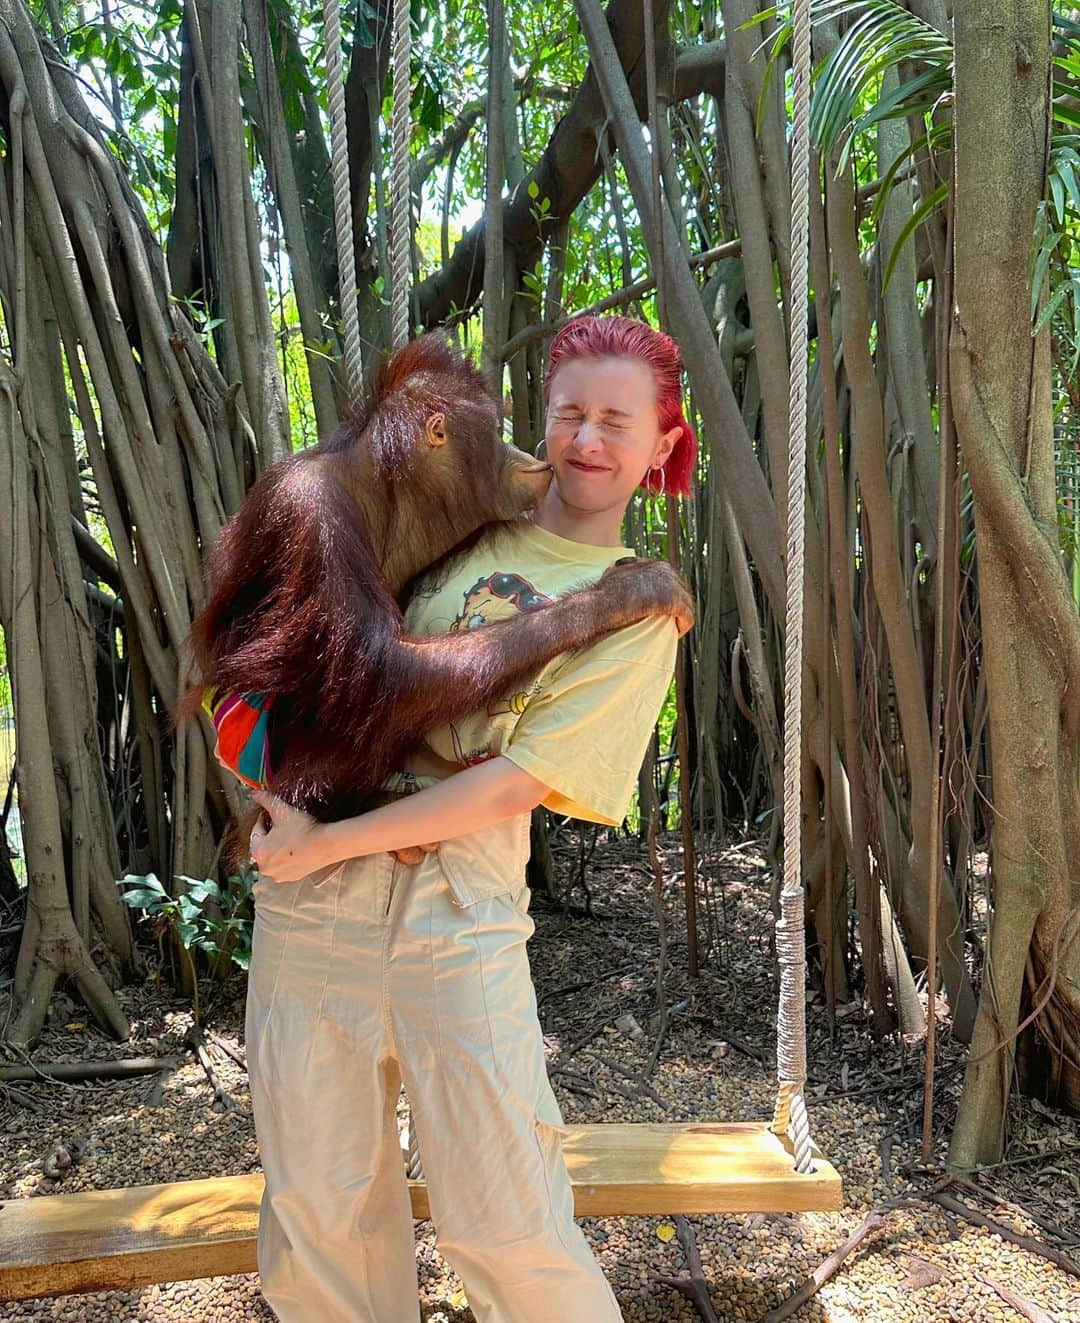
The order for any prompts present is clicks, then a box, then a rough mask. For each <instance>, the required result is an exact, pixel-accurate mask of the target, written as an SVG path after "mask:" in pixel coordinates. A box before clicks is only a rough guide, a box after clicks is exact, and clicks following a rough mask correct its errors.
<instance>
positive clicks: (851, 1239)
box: [761, 1212, 888, 1323]
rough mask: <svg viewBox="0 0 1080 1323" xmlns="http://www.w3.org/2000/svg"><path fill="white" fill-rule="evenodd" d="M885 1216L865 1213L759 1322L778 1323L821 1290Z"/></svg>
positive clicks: (876, 1213)
mask: <svg viewBox="0 0 1080 1323" xmlns="http://www.w3.org/2000/svg"><path fill="white" fill-rule="evenodd" d="M887 1217H888V1214H883V1213H878V1212H869V1213H867V1215H866V1216H865V1217H864V1218H863V1220H862V1223H861V1224H860V1225H859V1226H858V1227H856V1229H855V1230H854V1231H853V1232H852V1233H851V1235H850V1236H848V1238H847V1240H845V1241H844V1243H843V1244H842V1245H841V1246H840V1248H839V1249H838V1250H834V1251H833V1252H832V1254H830V1255H829V1257H828V1258H827V1259H825V1260H824V1261H823V1262H822V1263H819V1264H818V1266H817V1267H816V1268H815V1269H814V1271H813V1272H812V1273H811V1274H810V1276H809V1277H808V1278H807V1279H806V1281H805V1282H803V1284H802V1286H800V1287H799V1289H798V1290H797V1291H796V1292H795V1294H794V1295H791V1296H789V1297H788V1298H787V1299H786V1300H785V1301H784V1302H783V1304H780V1305H777V1306H776V1308H775V1309H770V1310H769V1312H768V1313H767V1314H765V1315H764V1316H763V1318H762V1320H761V1323H780V1321H781V1319H785V1318H790V1316H791V1315H792V1314H794V1313H795V1311H796V1310H797V1309H801V1308H802V1306H803V1305H805V1304H806V1302H807V1300H810V1299H811V1298H812V1297H813V1296H815V1295H816V1294H817V1293H818V1291H820V1290H821V1288H822V1287H823V1286H824V1285H825V1283H826V1282H827V1281H828V1280H829V1278H830V1277H833V1276H835V1275H836V1272H837V1270H838V1269H839V1268H840V1266H841V1264H842V1263H843V1262H844V1260H845V1259H846V1258H847V1257H848V1255H849V1254H850V1253H851V1252H852V1250H855V1249H858V1247H859V1246H860V1245H861V1244H862V1243H863V1241H864V1240H865V1239H866V1238H867V1236H870V1235H873V1233H874V1232H875V1231H880V1229H881V1228H882V1227H883V1226H884V1225H885V1221H886V1218H887Z"/></svg>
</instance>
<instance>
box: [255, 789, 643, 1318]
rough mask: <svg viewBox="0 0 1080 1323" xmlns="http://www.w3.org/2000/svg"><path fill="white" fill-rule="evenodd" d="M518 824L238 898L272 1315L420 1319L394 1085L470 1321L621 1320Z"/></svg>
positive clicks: (525, 835)
mask: <svg viewBox="0 0 1080 1323" xmlns="http://www.w3.org/2000/svg"><path fill="white" fill-rule="evenodd" d="M528 851H529V815H528V814H523V815H521V816H520V817H515V818H512V819H509V820H508V821H506V822H502V823H498V824H497V825H496V826H494V827H492V828H488V829H487V830H486V831H483V832H477V833H475V834H473V835H471V836H468V837H460V838H458V839H456V840H452V841H446V842H444V843H443V844H442V845H440V846H439V847H438V850H437V851H434V852H432V853H431V854H430V855H428V857H427V858H426V859H425V860H424V862H423V863H420V864H417V865H414V866H406V865H403V864H399V863H398V862H397V861H396V860H395V859H394V858H393V856H391V855H389V854H381V855H372V856H369V857H367V858H364V859H355V860H350V861H349V862H348V863H346V864H341V865H337V866H335V867H333V868H329V869H324V870H321V871H320V872H319V873H316V874H312V875H311V877H308V878H306V879H304V880H303V881H301V882H295V883H275V882H270V881H266V880H261V881H259V882H257V883H256V886H255V932H254V938H253V950H252V959H251V970H250V975H249V981H248V1002H247V1029H246V1032H247V1061H248V1071H249V1075H250V1079H251V1098H252V1107H253V1110H254V1115H255V1129H256V1134H257V1136H258V1141H259V1150H260V1154H261V1158H262V1165H263V1170H264V1173H265V1176H266V1192H265V1195H264V1196H263V1201H262V1206H261V1209H260V1214H259V1237H258V1263H259V1273H260V1275H261V1284H262V1291H263V1294H264V1296H265V1297H266V1299H267V1301H268V1302H269V1303H270V1305H271V1306H272V1308H273V1309H274V1311H275V1313H276V1314H277V1316H278V1318H279V1319H280V1320H281V1323H416V1321H417V1320H419V1318H420V1310H419V1291H418V1284H417V1270H416V1257H415V1251H414V1240H413V1222H412V1213H411V1208H410V1203H409V1194H408V1189H407V1186H406V1177H405V1170H404V1162H403V1159H402V1153H401V1148H400V1142H399V1138H398V1129H397V1122H396V1115H395V1110H396V1104H397V1100H398V1090H399V1087H400V1084H401V1081H402V1079H403V1080H404V1082H405V1090H406V1094H407V1096H408V1098H409V1103H410V1106H411V1114H412V1124H413V1126H414V1127H415V1133H416V1137H417V1141H418V1144H419V1149H420V1158H421V1161H422V1162H423V1165H424V1173H425V1177H426V1180H427V1189H428V1198H429V1201H430V1208H431V1216H432V1220H433V1222H434V1224H435V1229H436V1244H437V1246H438V1249H439V1251H440V1253H441V1254H442V1255H443V1257H444V1258H445V1259H446V1260H447V1262H448V1263H449V1264H450V1265H451V1266H452V1267H453V1268H454V1269H455V1270H456V1271H457V1273H458V1274H459V1276H460V1277H461V1279H462V1282H463V1284H464V1286H465V1291H466V1294H467V1296H468V1298H469V1304H470V1306H471V1308H472V1311H473V1313H474V1314H475V1316H476V1318H477V1319H478V1320H479V1321H480V1323H550V1321H551V1320H553V1319H554V1320H558V1323H618V1321H619V1320H621V1318H622V1314H621V1311H620V1310H619V1307H618V1304H617V1303H616V1300H615V1296H614V1294H613V1292H612V1290H611V1287H610V1286H609V1285H608V1283H607V1281H606V1280H605V1278H604V1276H603V1273H602V1271H601V1269H600V1265H599V1264H598V1263H597V1261H596V1259H595V1258H594V1257H593V1255H592V1252H591V1251H590V1249H589V1246H588V1243H587V1242H586V1240H585V1237H584V1235H583V1234H582V1231H581V1228H580V1227H578V1226H577V1225H576V1224H575V1222H574V1206H573V1192H572V1189H571V1186H570V1181H569V1178H568V1176H567V1172H566V1164H565V1160H564V1158H563V1155H562V1147H561V1146H562V1138H561V1134H560V1131H562V1130H564V1129H565V1127H564V1124H563V1118H562V1114H561V1112H560V1110H559V1105H558V1102H557V1101H556V1099H555V1095H554V1094H553V1093H552V1091H551V1086H550V1084H549V1083H548V1078H547V1071H546V1068H545V1064H544V1049H543V1038H542V1035H541V1030H540V1024H539V1021H538V1019H537V1013H536V996H535V993H534V990H533V985H532V979H531V977H530V974H529V963H528V957H527V955H526V950H525V943H526V941H527V940H528V938H529V937H530V936H531V935H532V932H533V929H534V924H533V920H532V919H531V918H530V916H529V914H528V905H529V891H528V888H527V887H526V886H525V884H524V867H525V862H526V860H527V858H528Z"/></svg>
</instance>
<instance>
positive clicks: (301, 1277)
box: [247, 316, 696, 1323]
mask: <svg viewBox="0 0 1080 1323" xmlns="http://www.w3.org/2000/svg"><path fill="white" fill-rule="evenodd" d="M680 373H681V364H680V357H679V351H678V347H677V345H676V344H675V342H674V341H673V340H671V339H670V338H669V337H668V336H666V335H662V334H661V333H660V332H657V331H654V330H652V329H651V328H650V327H648V326H647V325H645V324H644V323H642V322H637V321H634V320H631V319H630V318H627V317H620V316H610V317H591V316H589V317H581V318H579V319H576V320H574V321H571V322H569V323H568V324H567V325H566V326H564V327H563V328H562V330H560V331H559V332H558V334H557V335H556V336H555V337H554V339H553V341H552V344H551V349H550V355H549V363H548V373H547V378H546V380H545V383H544V385H545V397H546V403H547V420H546V428H545V438H544V440H545V443H546V451H547V459H548V462H549V463H550V464H551V466H552V470H553V476H552V483H551V486H550V488H549V490H548V492H547V495H546V496H545V498H544V500H543V501H542V502H541V504H540V505H539V506H538V507H537V509H536V510H534V511H533V512H532V513H531V515H529V516H528V517H525V518H523V519H521V520H519V521H516V522H514V523H512V524H510V525H508V526H506V527H504V528H503V529H501V530H500V531H499V532H498V534H497V535H495V536H493V537H490V538H485V539H484V540H483V541H482V542H481V543H479V544H478V545H477V546H475V547H474V548H472V549H471V550H470V551H469V552H467V553H465V554H464V555H463V556H462V557H460V558H458V559H457V560H456V561H453V562H451V563H450V565H449V567H448V569H444V570H443V571H442V572H440V573H436V574H433V575H432V576H431V577H430V578H429V580H428V581H425V582H423V583H421V584H420V585H419V588H418V590H417V591H416V593H415V594H414V596H413V598H412V600H411V602H410V604H409V607H408V610H407V613H406V618H405V619H406V626H407V628H408V629H409V632H410V633H414V634H434V633H438V632H441V631H446V630H454V629H468V628H472V627H474V626H477V625H481V624H484V623H486V622H487V621H490V620H495V619H498V618H500V617H502V616H505V615H507V614H509V613H512V612H514V611H523V610H535V609H539V608H542V607H543V605H544V604H545V603H546V602H548V601H550V600H551V599H552V598H554V597H558V596H560V595H561V594H563V593H566V592H568V591H569V590H570V589H572V588H574V587H577V586H580V585H582V584H585V583H588V582H591V581H593V580H594V579H596V578H598V577H599V576H600V575H601V574H602V573H603V571H604V569H605V568H606V567H607V566H609V565H611V564H612V563H613V562H614V561H616V560H618V559H620V558H621V557H623V556H627V555H633V554H634V553H633V551H632V549H631V548H629V547H626V546H624V545H623V544H622V538H621V527H622V522H623V517H624V515H625V513H626V508H627V505H628V504H629V502H630V500H631V499H632V497H633V494H634V492H635V490H637V489H638V488H640V487H644V488H650V489H653V490H666V491H667V492H668V493H670V494H674V495H685V494H687V492H688V491H689V489H690V483H691V479H692V473H693V468H694V460H695V455H696V440H695V437H694V433H693V430H692V429H691V427H690V425H689V423H687V421H686V419H685V417H684V416H683V411H682V404H681V381H680ZM676 643H677V626H676V625H675V623H674V622H673V621H672V620H670V619H666V618H665V619H660V618H655V619H650V620H645V621H643V622H641V623H640V624H638V625H633V626H630V627H628V628H626V629H622V630H618V631H616V632H614V633H613V634H611V635H609V636H608V637H607V638H604V639H601V640H600V641H599V642H598V643H596V644H594V645H592V646H591V647H589V648H585V649H581V650H579V651H577V652H573V653H569V654H564V655H563V656H562V657H559V658H557V659H556V660H555V661H554V662H552V663H550V664H549V665H548V666H545V667H543V668H542V669H541V670H540V671H539V673H538V674H537V676H536V677H535V678H534V680H533V681H532V683H531V684H529V685H526V686H524V687H521V688H520V690H519V691H518V692H515V693H512V694H507V695H506V696H505V699H504V700H503V701H500V702H498V703H495V704H493V705H492V706H491V707H490V708H489V709H488V710H487V711H485V712H479V713H476V714H475V715H474V716H473V717H470V718H469V719H468V720H466V721H462V722H456V723H454V724H453V725H450V724H448V725H446V726H445V727H441V728H439V729H436V730H434V731H432V732H430V733H429V735H428V737H427V739H426V742H425V745H424V747H423V748H422V749H421V750H420V751H419V752H418V753H417V754H416V755H415V756H414V757H413V758H412V759H410V762H409V765H408V766H407V767H404V768H402V769H401V772H400V773H399V774H398V775H396V776H395V777H393V778H391V780H390V781H389V782H388V783H387V786H386V788H387V789H390V790H397V791H406V792H410V793H407V794H405V795H404V797H402V798H400V799H398V800H397V801H396V802H394V803H392V804H389V805H387V806H385V807H382V808H378V809H375V810H373V811H372V812H369V813H364V814H362V815H360V816H358V817H355V818H350V819H347V820H345V821H342V822H334V823H327V824H319V823H316V822H315V821H314V820H313V819H311V818H309V817H308V816H307V815H306V814H304V813H300V812H298V811H296V810H295V809H292V808H290V807H289V806H288V805H286V804H284V803H283V802H282V801H281V800H279V799H277V798H276V797H275V796H273V795H272V794H270V793H268V792H264V791H256V792H255V795H254V798H255V799H256V800H257V801H258V802H259V803H260V804H261V805H262V806H263V807H264V808H265V809H266V811H267V813H268V814H269V816H270V819H271V823H272V826H271V828H270V829H269V830H267V829H266V828H265V827H264V826H259V827H257V828H256V830H255V833H254V835H253V836H252V854H253V857H254V859H255V861H256V863H257V864H258V866H259V869H260V880H259V881H258V882H257V883H256V889H255V899H256V923H255V934H254V939H253V951H252V962H251V970H250V975H249V985H248V1007H247V1060H248V1069H249V1075H250V1079H251V1092H252V1106H253V1110H254V1114H255V1122H256V1130H257V1134H258V1140H259V1147H260V1151H261V1155H262V1162H263V1168H264V1171H265V1174H266V1193H265V1195H264V1198H263V1203H262V1208H261V1210H260V1221H259V1243H258V1259H259V1271H260V1273H261V1277H262V1289H263V1293H264V1295H265V1296H266V1298H267V1300H268V1301H269V1303H270V1304H271V1306H272V1307H273V1309H274V1310H275V1312H276V1313H277V1315H278V1317H279V1318H280V1319H281V1320H282V1321H283V1323H346V1321H348V1323H360V1321H361V1320H362V1321H363V1323H409V1320H414V1321H415V1320H418V1319H419V1317H420V1315H419V1306H418V1289H417V1270H416V1259H415V1251H414V1242H413V1224H412V1217H411V1209H410V1201H409V1194H408V1189H407V1186H406V1180H405V1172H404V1164H403V1160H402V1154H401V1150H400V1146H399V1139H398V1127H397V1121H396V1107H397V1101H398V1093H399V1089H400V1085H401V1082H402V1080H404V1083H405V1089H406V1093H407V1095H408V1098H409V1104H410V1108H411V1119H412V1125H413V1126H414V1128H415V1132H416V1136H417V1139H418V1144H419V1151H420V1157H421V1160H422V1162H423V1166H424V1174H425V1178H426V1182H427V1192H428V1199H429V1203H430V1210H431V1216H432V1219H433V1221H434V1223H435V1227H436V1235H437V1244H438V1247H439V1250H440V1252H441V1253H442V1255H443V1257H444V1258H445V1259H446V1260H447V1262H448V1263H449V1264H450V1265H451V1267H452V1268H454V1269H455V1270H456V1272H457V1273H458V1274H459V1275H460V1277H461V1279H462V1281H463V1283H464V1285H465V1290H466V1293H467V1295H468V1298H469V1303H470V1306H471V1308H472V1311H473V1313H474V1315H475V1316H476V1318H477V1319H478V1320H480V1321H481V1323H549V1320H551V1319H558V1320H559V1321H560V1323H617V1320H619V1319H620V1318H621V1317H622V1316H621V1313H620V1310H619V1307H618V1305H617V1303H616V1300H615V1296H614V1293H613V1292H612V1290H611V1287H610V1286H609V1284H608V1283H607V1281H606V1279H605V1278H604V1275H603V1272H602V1270H601V1268H600V1265H599V1263H598V1262H597V1260H596V1259H595V1258H594V1256H593V1254H592V1252H591V1251H590V1249H589V1247H588V1243H587V1242H586V1240H585V1237H584V1235H583V1233H582V1231H581V1229H580V1228H579V1227H578V1226H577V1225H576V1224H575V1222H574V1204H573V1192H572V1189H571V1185H570V1181H569V1178H568V1175H567V1170H566V1163H565V1160H564V1158H563V1154H562V1148H561V1132H562V1131H563V1130H565V1126H564V1123H563V1118H562V1114H561V1112H560V1110H559V1105H558V1102H557V1101H556V1099H555V1095H554V1094H553V1093H552V1090H551V1086H550V1084H549V1083H548V1077H547V1069H546V1065H545V1059H544V1042H543V1035H542V1032H541V1028H540V1023H539V1020H538V1017H537V1011H536V996H535V992H534V989H533V984H532V979H531V977H530V972H529V962H528V957H527V954H526V942H527V940H528V938H529V937H530V936H531V935H532V932H533V930H534V924H533V920H532V918H531V917H530V916H529V913H528V909H529V896H530V893H529V889H528V887H527V886H526V885H525V865H526V863H527V861H528V856H529V824H530V815H531V810H532V809H533V808H534V807H535V806H536V805H537V804H544V805H545V806H547V807H548V808H550V809H552V810H553V811H554V812H557V813H562V814H570V815H571V816H574V817H578V818H585V819H589V820H591V821H594V822H601V823H607V824H610V825H615V826H617V825H618V824H619V823H620V822H621V821H622V818H623V816H624V814H625V811H626V807H627V804H628V803H629V800H630V798H631V795H632V792H633V789H634V785H635V783H636V778H637V773H638V769H639V767H640V765H641V760H642V758H643V756H644V754H645V750H646V747H647V744H648V741H649V737H650V734H651V732H652V729H653V726H654V724H655V722H656V718H657V716H658V714H659V711H660V708H661V706H662V704H663V701H664V697H665V695H666V694H667V691H668V686H669V683H670V680H671V676H672V673H673V668H674V662H675V653H676ZM424 842H438V844H437V845H429V846H426V847H425V849H426V850H427V851H428V852H427V853H426V854H425V855H424V857H423V859H422V861H421V862H420V863H417V864H405V863H402V862H401V861H400V860H399V858H398V857H397V856H396V854H395V852H396V851H399V850H402V849H404V848H406V847H409V846H415V845H417V844H419V843H424Z"/></svg>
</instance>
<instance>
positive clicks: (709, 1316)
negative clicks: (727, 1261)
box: [655, 1217, 720, 1323]
mask: <svg viewBox="0 0 1080 1323" xmlns="http://www.w3.org/2000/svg"><path fill="white" fill-rule="evenodd" d="M675 1230H676V1232H677V1233H678V1237H679V1244H680V1245H681V1246H682V1249H683V1253H684V1254H685V1255H686V1266H687V1268H688V1269H689V1270H690V1276H689V1277H657V1278H656V1279H655V1280H656V1281H657V1282H659V1283H660V1284H661V1285H662V1286H670V1287H672V1288H673V1289H674V1290H676V1291H681V1292H682V1294H683V1295H685V1296H686V1297H687V1299H689V1300H691V1301H693V1304H694V1308H695V1309H696V1310H697V1312H698V1313H699V1314H700V1315H701V1317H702V1319H703V1320H704V1323H720V1320H719V1319H718V1318H717V1317H716V1311H715V1310H714V1309H713V1307H712V1300H711V1299H710V1298H709V1287H708V1283H707V1282H706V1281H705V1273H704V1271H703V1270H702V1267H701V1255H700V1254H699V1253H698V1247H697V1240H696V1239H695V1237H694V1229H693V1227H691V1225H690V1223H689V1222H688V1221H687V1220H686V1218H685V1217H677V1218H676V1219H675Z"/></svg>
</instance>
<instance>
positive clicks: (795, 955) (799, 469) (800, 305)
mask: <svg viewBox="0 0 1080 1323" xmlns="http://www.w3.org/2000/svg"><path fill="white" fill-rule="evenodd" d="M793 24H794V34H793V36H794V41H793V58H792V71H793V74H794V85H795V86H794V91H795V106H794V121H793V128H792V143H791V176H792V179H791V341H790V362H791V375H790V381H791V387H790V395H789V418H788V425H789V448H788V502H787V506H788V508H787V628H786V643H785V647H784V885H783V888H782V890H781V892H780V918H779V921H778V922H777V925H776V954H777V958H778V960H779V963H780V1004H779V1009H778V1012H777V1038H776V1073H777V1076H778V1078H779V1084H780V1087H779V1092H778V1094H777V1099H776V1111H775V1114H774V1116H773V1129H774V1130H776V1131H778V1132H784V1131H786V1132H787V1133H788V1134H789V1135H790V1137H791V1139H792V1142H793V1144H794V1147H795V1168H796V1170H797V1171H800V1172H806V1171H809V1170H810V1169H811V1165H812V1163H811V1156H810V1151H811V1144H810V1127H809V1123H808V1120H807V1116H806V1101H805V1098H804V1096H803V1085H804V1084H805V1083H806V998H805V991H804V990H805V987H806V932H805V929H804V927H803V911H804V899H803V883H802V849H801V845H802V840H801V824H800V816H801V814H800V792H801V788H802V786H801V780H800V760H801V755H802V659H803V637H802V632H803V562H804V547H805V527H806V502H805V492H806V374H807V348H808V302H809V280H808V266H809V247H810V243H809V240H810V141H809V121H810V0H795V4H794V10H793Z"/></svg>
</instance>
